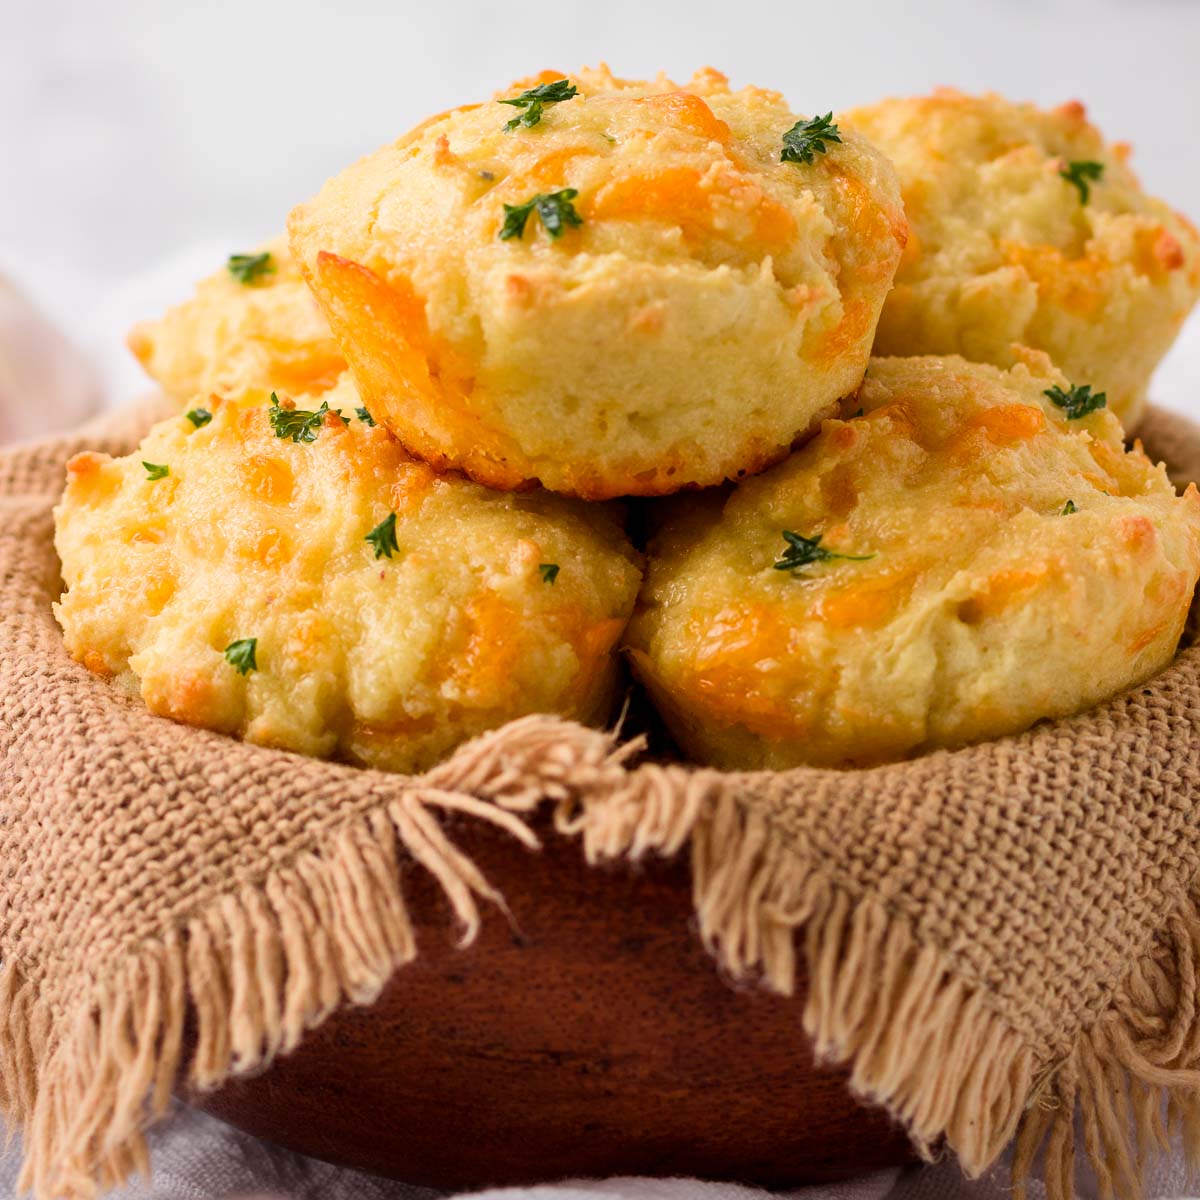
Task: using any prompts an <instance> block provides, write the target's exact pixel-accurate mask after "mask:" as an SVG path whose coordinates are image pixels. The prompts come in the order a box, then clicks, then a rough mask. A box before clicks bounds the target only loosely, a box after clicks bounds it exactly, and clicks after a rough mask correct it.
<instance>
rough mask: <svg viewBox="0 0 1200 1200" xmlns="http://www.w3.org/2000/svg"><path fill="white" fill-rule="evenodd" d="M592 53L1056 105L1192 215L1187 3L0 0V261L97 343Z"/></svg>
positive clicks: (1198, 371) (628, 66) (1199, 17)
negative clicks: (399, 157)
mask: <svg viewBox="0 0 1200 1200" xmlns="http://www.w3.org/2000/svg"><path fill="white" fill-rule="evenodd" d="M601 59H605V60H607V61H608V62H609V63H610V65H611V66H612V67H613V69H614V70H615V71H617V72H618V73H624V74H629V75H635V76H638V75H645V74H648V73H650V74H652V73H654V72H656V71H658V70H666V71H667V72H668V73H670V74H672V75H674V76H676V77H679V76H683V77H686V76H687V75H689V74H690V73H691V71H692V70H693V69H694V68H696V67H698V66H701V65H704V64H710V63H711V64H712V65H714V66H716V67H718V68H720V69H721V70H723V71H725V72H726V73H727V74H729V75H730V76H731V78H732V80H733V81H734V83H735V84H741V83H748V82H754V83H758V84H762V85H766V86H772V87H777V88H779V89H780V90H782V91H783V92H784V93H785V94H786V95H787V96H788V98H789V99H790V101H791V102H792V105H793V107H794V108H795V109H797V110H798V111H800V112H804V113H812V112H818V111H820V112H824V111H825V110H826V109H829V108H833V109H835V110H836V109H838V108H839V107H843V106H847V105H850V104H853V103H858V102H865V101H869V100H873V99H877V98H879V97H881V96H885V95H888V94H895V93H914V92H920V91H925V90H927V89H928V88H930V87H932V86H934V85H936V84H939V83H945V84H955V85H958V86H960V87H963V88H966V89H969V90H980V89H984V88H989V87H992V88H998V89H1000V90H1002V91H1004V92H1006V93H1008V94H1010V95H1012V96H1014V97H1027V98H1032V99H1035V100H1038V101H1041V102H1044V103H1048V104H1049V103H1057V102H1060V101H1062V100H1065V99H1069V98H1080V99H1082V100H1084V101H1085V102H1086V103H1087V105H1088V107H1089V109H1090V111H1091V112H1092V114H1093V115H1094V117H1095V118H1096V119H1097V121H1098V122H1099V123H1100V125H1101V127H1102V128H1103V129H1104V130H1105V131H1106V133H1107V134H1108V135H1109V136H1110V137H1111V138H1113V139H1123V140H1129V141H1131V142H1133V143H1134V146H1135V156H1134V160H1133V161H1134V166H1135V167H1136V168H1137V169H1138V170H1139V171H1140V173H1141V175H1142V178H1143V180H1144V182H1145V183H1146V185H1147V186H1148V187H1149V188H1150V189H1152V190H1153V191H1155V192H1157V193H1158V194H1160V195H1162V196H1164V197H1166V198H1167V199H1168V200H1170V201H1171V202H1172V203H1173V204H1174V205H1175V206H1176V207H1178V208H1180V209H1182V210H1183V211H1184V212H1187V213H1190V214H1191V215H1192V216H1193V217H1196V216H1200V147H1198V146H1197V144H1196V143H1197V141H1198V140H1200V2H1194V0H1142V2H1138V3H1134V2H1133V0H1093V2H1091V3H1085V2H1083V0H1042V2H1038V0H1007V2H999V0H991V2H987V3H975V4H972V3H967V2H966V0H959V2H954V0H891V2H883V0H824V2H823V3H807V2H791V3H788V2H780V0H724V2H723V3H720V4H707V3H701V2H698V0H690V2H689V0H666V2H658V3H655V2H654V0H640V2H639V0H590V2H588V3H582V2H579V0H492V2H490V3H483V2H480V0H471V2H466V3H453V2H451V0H420V2H419V3H410V2H407V0H387V2H382V0H379V2H368V0H341V2H339V3H319V2H317V0H277V2H267V0H239V2H231V0H210V2H208V3H185V2H184V0H77V2H75V3H70V2H64V0H41V2H32V3H31V2H28V0H0V274H7V275H9V276H10V277H13V278H16V279H17V280H18V281H19V282H21V283H22V284H24V285H25V286H26V287H27V288H29V289H30V290H31V291H32V292H33V294H34V296H35V297H36V298H37V299H38V300H39V301H40V302H41V303H42V304H43V305H44V306H45V307H46V308H48V309H49V310H50V311H51V312H52V313H53V315H54V316H56V317H58V318H59V319H60V320H62V321H63V322H65V323H66V324H68V326H69V327H70V328H71V329H72V330H73V331H74V332H75V333H76V335H77V336H78V337H80V338H81V339H82V340H84V341H86V342H88V343H90V344H91V345H92V346H93V347H94V348H96V349H99V350H100V351H102V352H104V353H106V354H113V355H115V354H120V353H121V352H120V350H119V349H118V347H119V341H120V334H121V333H122V331H123V327H124V325H125V324H127V323H128V321H129V320H130V319H132V318H134V317H136V316H143V315H152V314H153V313H154V311H155V309H156V307H157V305H158V304H159V303H160V302H161V301H164V300H166V299H172V298H179V297H181V295H182V294H183V293H185V292H186V290H187V286H186V282H187V280H188V279H189V278H190V275H191V274H193V273H199V272H203V271H205V270H207V269H209V268H211V267H215V266H216V265H218V264H219V262H220V261H221V258H222V257H223V255H224V254H225V253H227V252H229V251H234V250H239V249H243V248H245V247H246V246H247V245H249V244H251V243H252V242H253V241H255V240H257V239H259V238H262V237H265V236H268V235H270V234H272V233H274V232H276V231H277V230H278V229H280V228H281V226H282V223H283V220H284V217H285V215H286V213H287V210H288V209H289V208H290V207H291V205H292V204H293V203H295V202H297V201H299V200H302V199H305V198H306V197H308V196H309V195H310V194H311V193H312V192H313V191H315V189H316V188H317V187H318V186H319V185H320V183H321V182H322V180H324V178H325V177H326V176H327V175H329V174H332V173H333V172H335V171H337V170H338V169H339V168H340V167H342V166H343V165H344V164H345V163H347V162H349V161H350V160H351V159H353V158H355V157H357V156H358V155H360V154H362V153H365V152H366V151H369V150H371V149H373V148H375V147H376V146H378V145H380V144H381V143H383V142H385V141H388V140H390V139H392V138H394V137H396V136H398V135H399V134H400V133H402V132H403V131H404V130H405V129H406V128H408V127H409V126H410V125H412V124H414V123H415V122H416V121H417V120H418V119H420V118H421V117H423V116H425V115H427V114H429V113H432V112H436V111H438V110H440V109H443V108H447V107H449V106H450V105H452V104H456V103H462V102H465V101H468V100H470V99H473V98H477V97H483V96H486V95H488V94H489V93H490V92H491V91H492V90H493V89H495V88H497V87H501V86H503V85H504V84H505V83H507V82H508V81H509V80H511V79H512V78H515V77H516V76H519V75H524V74H528V73H530V72H532V71H535V70H538V69H541V68H543V67H553V68H556V69H559V70H562V71H564V72H570V71H571V70H572V69H573V68H575V67H576V66H579V65H581V64H585V63H595V62H597V61H599V60H601ZM185 247H192V251H191V253H189V254H187V255H186V256H185V257H184V259H183V262H182V264H181V263H180V261H179V260H178V258H177V260H176V262H175V264H174V266H173V267H167V268H163V267H161V265H160V266H159V268H158V269H157V270H156V271H154V272H153V273H152V274H151V276H150V278H149V282H148V281H147V277H146V275H145V272H147V271H148V270H150V269H151V268H153V267H155V265H156V264H162V261H163V259H164V257H165V256H169V255H172V254H177V252H179V251H180V250H181V249H183V248H185ZM181 268H182V269H181ZM131 279H134V280H135V281H136V282H135V283H133V284H130V283H129V282H128V281H129V280H131ZM1196 329H1197V327H1196V326H1195V325H1193V327H1192V330H1191V331H1190V332H1191V334H1192V339H1191V340H1193V341H1194V342H1195V343H1196V344H1197V345H1198V347H1200V336H1197V334H1196ZM1181 361H1182V360H1181V359H1180V356H1179V355H1177V356H1176V358H1175V360H1174V364H1173V367H1172V368H1170V369H1169V370H1168V372H1167V374H1166V376H1165V377H1164V379H1163V381H1162V385H1161V386H1162V387H1166V388H1167V390H1168V392H1169V393H1170V394H1169V396H1168V400H1169V402H1171V403H1175V404H1183V405H1187V406H1191V404H1192V402H1191V400H1190V398H1189V396H1188V395H1187V394H1186V393H1187V391H1188V382H1189V380H1190V379H1191V378H1196V379H1197V381H1198V387H1197V393H1198V396H1200V354H1197V355H1196V356H1195V359H1192V358H1190V357H1189V358H1188V360H1187V362H1188V369H1187V375H1186V376H1185V375H1184V374H1181V370H1180V366H1179V363H1180V362H1181ZM1193 372H1194V374H1193ZM124 378H125V377H122V384H121V386H125V383H124ZM128 378H129V380H130V381H132V380H133V379H134V378H135V377H134V376H133V375H130V376H129V377H128ZM1168 381H1169V386H1168ZM128 386H136V385H135V384H133V383H132V382H130V383H129V385H128ZM1160 394H1161V388H1160ZM1195 409H1196V411H1197V412H1198V413H1200V399H1198V401H1197V402H1196V404H1195Z"/></svg>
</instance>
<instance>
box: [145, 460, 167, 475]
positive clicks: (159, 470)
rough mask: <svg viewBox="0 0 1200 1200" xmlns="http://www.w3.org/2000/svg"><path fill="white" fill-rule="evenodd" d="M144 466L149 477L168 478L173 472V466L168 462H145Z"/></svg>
mask: <svg viewBox="0 0 1200 1200" xmlns="http://www.w3.org/2000/svg"><path fill="white" fill-rule="evenodd" d="M142 466H143V467H145V468H146V478H147V479H166V477H167V476H168V475H170V473H171V468H170V467H168V466H167V465H166V463H148V462H143V463H142Z"/></svg>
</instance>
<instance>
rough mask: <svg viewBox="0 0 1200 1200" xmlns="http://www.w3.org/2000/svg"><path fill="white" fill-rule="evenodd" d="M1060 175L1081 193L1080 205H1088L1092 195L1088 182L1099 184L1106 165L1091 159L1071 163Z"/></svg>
mask: <svg viewBox="0 0 1200 1200" xmlns="http://www.w3.org/2000/svg"><path fill="white" fill-rule="evenodd" d="M1059 174H1060V175H1061V176H1062V177H1063V178H1064V179H1065V180H1066V181H1067V182H1068V183H1069V184H1070V185H1071V186H1072V187H1073V188H1076V189H1078V191H1079V203H1080V204H1086V203H1087V202H1088V197H1089V196H1090V195H1091V194H1092V193H1091V188H1090V187H1089V185H1088V181H1089V180H1091V182H1092V183H1099V182H1100V176H1101V175H1103V174H1104V164H1103V163H1098V162H1092V161H1091V159H1086V158H1085V159H1081V160H1080V161H1079V162H1069V163H1067V165H1066V166H1065V167H1063V168H1062V170H1060V171H1059Z"/></svg>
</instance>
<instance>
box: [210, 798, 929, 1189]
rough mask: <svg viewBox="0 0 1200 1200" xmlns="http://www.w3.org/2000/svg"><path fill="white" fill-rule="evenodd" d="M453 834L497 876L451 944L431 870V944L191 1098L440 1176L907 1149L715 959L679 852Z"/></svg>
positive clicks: (370, 1166)
mask: <svg viewBox="0 0 1200 1200" xmlns="http://www.w3.org/2000/svg"><path fill="white" fill-rule="evenodd" d="M452 832H453V836H454V838H455V840H456V842H457V843H458V845H459V846H461V847H462V849H463V850H464V851H466V852H467V853H468V854H470V855H471V856H472V857H473V858H474V859H475V861H476V862H477V863H478V864H479V866H480V867H481V868H482V870H483V871H484V873H485V874H486V875H487V877H488V879H489V880H490V881H491V882H492V883H493V884H494V885H496V886H497V887H499V888H500V890H501V891H502V892H503V893H504V895H505V897H506V898H507V900H508V902H509V904H510V906H511V908H512V912H513V916H514V918H515V921H516V924H517V926H518V927H519V933H516V932H514V931H513V929H512V928H511V927H510V926H509V925H508V924H507V923H506V922H505V920H504V918H503V917H502V916H501V915H500V914H499V913H497V912H491V913H489V914H488V917H487V919H486V920H485V924H484V929H483V932H482V933H481V935H480V937H479V939H478V941H477V942H476V943H475V944H474V945H472V946H470V947H468V948H466V949H458V948H457V947H456V946H455V945H454V941H453V931H452V929H451V928H450V926H449V917H448V914H447V911H446V905H445V901H444V900H443V899H442V898H441V896H440V895H439V894H438V891H437V888H436V886H435V885H434V884H433V882H432V880H431V879H430V878H429V877H428V876H427V875H426V874H425V872H423V871H419V870H413V871H412V872H410V873H409V874H408V877H407V878H406V880H405V887H406V892H407V894H408V897H409V901H410V905H411V908H412V913H413V918H414V922H415V924H416V926H417V930H418V937H419V943H420V956H419V958H418V959H417V961H416V962H415V963H413V964H412V965H411V966H408V967H406V968H404V969H403V970H401V971H399V972H397V974H396V976H395V978H394V979H393V980H392V982H391V983H390V984H389V985H388V987H387V988H386V989H385V991H384V992H383V994H382V995H381V996H380V997H379V999H378V1000H377V1001H376V1002H375V1003H374V1004H373V1005H371V1006H370V1007H367V1008H346V1009H343V1010H341V1011H339V1012H338V1013H336V1014H335V1015H334V1016H333V1017H331V1018H330V1019H329V1020H328V1021H326V1023H325V1024H324V1025H322V1026H321V1027H320V1028H319V1029H317V1030H315V1031H313V1032H312V1033H310V1034H309V1035H308V1036H307V1038H306V1040H305V1041H304V1042H303V1044H302V1045H301V1046H300V1047H299V1048H298V1049H297V1050H296V1051H295V1052H294V1053H293V1054H291V1055H290V1056H288V1057H285V1058H282V1059H280V1060H278V1061H277V1062H276V1063H275V1064H274V1065H273V1066H272V1067H271V1068H270V1069H269V1070H268V1071H266V1072H265V1073H263V1074H262V1075H259V1076H257V1077H255V1078H249V1079H240V1080H235V1081H232V1082H230V1083H228V1084H226V1085H225V1086H224V1087H222V1088H221V1089H220V1090H219V1091H217V1092H214V1093H212V1094H208V1095H204V1096H189V1097H188V1099H189V1100H190V1101H191V1102H192V1103H194V1104H198V1105H200V1106H201V1107H203V1108H205V1109H206V1110H207V1111H209V1112H210V1113H213V1114H215V1115H216V1116H218V1117H221V1118H222V1119H223V1120H225V1121H228V1122H230V1123H231V1124H233V1125H236V1126H237V1127H238V1128H240V1129H244V1130H246V1131H248V1132H250V1133H253V1134H256V1135H258V1136H260V1137H263V1138H266V1139H267V1140H268V1141H271V1142H275V1143H277V1144H279V1145H281V1146H286V1147H289V1148H291V1149H293V1150H299V1151H301V1152H303V1153H305V1154H309V1155H313V1156H315V1157H317V1158H322V1159H326V1160H328V1161H330V1162H335V1163H340V1164H343V1165H346V1166H352V1167H357V1168H359V1169H362V1170H366V1171H372V1172H376V1173H378V1174H380V1175H387V1176H391V1177H393V1178H396V1179H403V1180H407V1181H409V1182H411V1183H417V1184H428V1185H432V1186H436V1187H443V1188H475V1187H480V1186H484V1185H488V1184H497V1185H499V1184H520V1183H533V1182H538V1181H547V1180H553V1179H561V1178H564V1177H569V1176H605V1175H618V1174H639V1175H641V1174H645V1175H696V1176H701V1177H707V1178H718V1179H736V1180H744V1181H746V1182H753V1183H758V1184H763V1185H767V1186H771V1187H782V1186H788V1185H794V1184H798V1183H803V1182H810V1181H818V1180H829V1179H837V1178H844V1177H847V1176H850V1175H854V1174H859V1173H863V1172H868V1171H872V1170H877V1169H879V1168H881V1167H885V1166H889V1165H893V1164H899V1163H903V1162H907V1161H910V1160H911V1159H912V1157H913V1153H912V1149H911V1146H910V1144H909V1141H908V1139H907V1138H906V1136H905V1134H904V1132H903V1130H901V1129H900V1128H899V1127H898V1126H896V1125H895V1124H893V1123H892V1122H891V1121H890V1120H889V1119H888V1117H887V1116H886V1115H884V1114H883V1113H882V1112H880V1111H877V1110H871V1109H868V1108H866V1107H863V1106H862V1105H861V1104H860V1103H859V1102H858V1101H856V1100H855V1099H854V1098H853V1097H852V1096H851V1094H850V1092H849V1090H848V1088H847V1086H846V1080H845V1076H844V1075H843V1074H842V1073H840V1072H837V1071H830V1070H826V1069H818V1068H817V1067H816V1066H815V1065H814V1063H813V1059H812V1053H811V1046H810V1044H809V1042H808V1039H807V1038H806V1036H805V1034H804V1032H803V1029H802V1027H801V1018H800V1014H801V1010H802V1006H803V1003H804V997H803V986H801V988H800V989H799V994H797V995H796V996H794V997H792V998H789V999H784V998H781V997H779V996H776V995H772V994H769V993H767V992H765V991H762V990H759V989H754V988H748V987H741V988H736V987H734V986H731V984H730V983H729V982H728V981H726V980H724V979H722V978H721V977H720V975H719V974H718V971H717V969H716V967H715V965H714V962H713V960H712V958H710V957H709V956H708V955H707V954H706V953H705V951H704V949H703V947H702V946H701V945H700V942H699V939H698V937H697V935H696V933H695V929H694V922H693V917H692V902H691V887H690V881H689V878H688V870H687V866H686V863H685V862H682V861H679V862H663V861H661V860H653V861H650V862H647V863H646V864H644V865H642V866H638V867H632V866H629V865H625V864H622V865H617V866H609V867H602V868H590V867H588V866H587V865H586V864H585V863H584V861H583V856H582V851H581V848H580V846H579V844H578V842H576V841H574V840H569V839H565V838H562V837H559V836H557V835H555V834H554V833H553V832H552V831H550V830H549V829H545V828H543V829H542V830H541V832H542V833H543V835H544V842H545V844H544V848H543V850H542V851H541V853H531V852H529V851H526V850H524V849H523V848H521V847H519V846H518V845H516V844H515V843H513V842H512V841H511V840H509V839H508V838H507V837H505V836H504V835H503V834H500V833H498V832H497V831H495V830H494V829H492V828H490V827H489V826H487V825H484V824H482V823H480V822H467V821H460V822H457V823H456V824H455V826H454V828H453V831H452Z"/></svg>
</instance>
